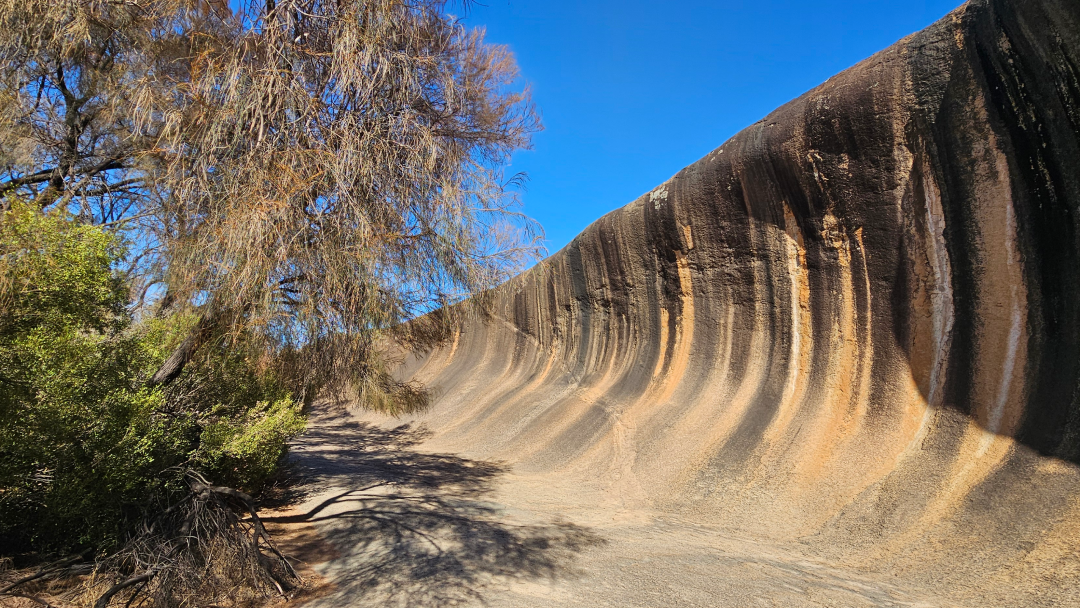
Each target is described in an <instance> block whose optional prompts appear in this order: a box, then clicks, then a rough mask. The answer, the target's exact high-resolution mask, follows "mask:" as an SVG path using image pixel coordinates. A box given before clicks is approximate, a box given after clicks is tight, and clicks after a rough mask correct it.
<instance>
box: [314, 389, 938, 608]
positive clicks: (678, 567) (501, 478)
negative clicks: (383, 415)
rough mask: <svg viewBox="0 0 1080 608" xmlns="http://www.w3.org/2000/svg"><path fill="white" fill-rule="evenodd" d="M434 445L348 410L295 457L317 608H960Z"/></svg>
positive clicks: (319, 420) (319, 423) (795, 549)
mask: <svg viewBox="0 0 1080 608" xmlns="http://www.w3.org/2000/svg"><path fill="white" fill-rule="evenodd" d="M429 436H430V433H428V432H426V431H425V429H423V428H418V427H407V428H404V427H399V428H394V427H392V426H387V425H381V426H380V425H374V424H371V423H370V422H365V421H362V420H360V419H357V418H355V417H353V416H351V415H348V414H345V413H343V412H337V413H334V414H331V413H329V412H326V411H323V412H319V413H317V414H316V416H315V417H314V418H313V420H312V424H311V429H310V431H309V432H308V433H307V434H306V435H305V436H304V437H302V438H301V439H300V440H299V441H298V442H297V444H296V445H295V446H294V454H295V457H296V458H297V461H298V464H299V465H300V467H301V468H302V470H303V471H304V473H305V474H306V475H307V476H308V478H309V479H310V480H311V481H310V483H309V486H308V487H307V490H308V493H307V498H306V499H305V500H304V502H303V503H302V504H300V505H299V506H298V507H297V508H296V510H295V515H294V519H302V520H304V522H305V523H306V524H310V525H312V526H313V527H314V530H316V531H317V532H318V534H319V535H320V536H321V537H322V539H323V540H324V541H325V543H326V546H325V547H323V548H322V549H320V550H312V549H311V548H310V546H309V549H308V552H307V554H306V555H307V556H308V557H307V559H308V560H309V561H310V560H315V561H316V563H312V564H311V565H312V567H313V568H314V570H315V571H316V572H318V573H319V574H320V575H321V576H322V577H324V578H325V580H326V581H327V582H328V583H329V588H328V589H326V590H325V592H324V593H323V595H322V597H319V598H317V599H315V600H312V601H309V602H308V603H307V604H305V606H308V607H309V608H321V607H329V606H457V605H467V606H472V605H490V606H505V607H519V606H845V607H847V606H945V605H951V604H947V603H945V602H943V601H941V600H939V599H936V598H935V597H933V596H932V595H929V594H927V593H922V592H920V590H918V589H912V588H911V585H910V584H905V583H903V582H901V581H897V580H895V579H890V578H888V577H886V576H885V575H880V574H872V573H861V572H855V571H845V570H839V569H836V568H833V567H830V566H829V564H827V563H825V562H824V561H822V560H819V559H815V558H814V557H813V556H812V555H810V554H809V551H808V550H806V548H805V547H802V546H800V545H798V544H797V543H788V544H784V545H778V544H776V543H773V542H768V541H763V540H761V539H755V538H747V537H743V536H739V535H736V534H733V533H732V532H731V531H728V530H725V529H723V528H721V527H719V526H714V525H705V524H701V523H697V522H695V521H693V518H692V515H693V514H687V513H682V514H670V513H668V514H665V513H660V512H654V511H649V510H641V509H626V508H624V507H623V506H622V505H621V504H620V503H619V501H618V500H612V498H611V497H610V496H605V495H604V494H603V493H602V492H599V491H596V490H594V489H592V488H590V487H588V484H582V483H578V482H571V481H568V480H560V479H557V478H555V477H554V476H551V475H546V476H532V475H524V474H518V473H515V472H514V470H513V466H512V465H510V464H507V463H495V462H483V461H476V460H469V459H466V458H462V457H459V456H456V455H453V454H443V453H439V452H437V451H431V450H430V449H428V447H427V446H426V445H425V440H427V438H428V437H429ZM309 540H310V539H309ZM318 560H322V561H318Z"/></svg>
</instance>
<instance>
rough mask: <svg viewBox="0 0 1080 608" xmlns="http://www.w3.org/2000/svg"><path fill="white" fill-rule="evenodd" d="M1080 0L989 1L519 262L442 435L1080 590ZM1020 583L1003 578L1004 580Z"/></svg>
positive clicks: (784, 525)
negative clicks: (540, 256) (543, 254)
mask: <svg viewBox="0 0 1080 608" xmlns="http://www.w3.org/2000/svg"><path fill="white" fill-rule="evenodd" d="M1078 207H1080V2H1076V0H972V1H971V2H969V3H968V4H966V5H964V6H963V7H961V8H960V9H958V10H957V11H955V12H954V13H952V14H951V15H949V16H948V17H946V18H945V19H944V20H942V21H941V22H939V23H937V24H936V25H934V26H932V27H930V28H929V29H927V30H925V31H923V32H921V33H919V34H916V35H913V36H911V37H909V38H906V39H904V40H902V41H901V42H899V43H898V44H896V45H895V46H893V47H891V48H889V49H887V50H885V51H883V52H881V53H879V54H877V55H875V56H874V57H871V58H870V59H868V60H866V61H864V62H862V63H860V64H859V65H857V66H855V67H853V68H852V69H850V70H848V71H846V72H844V73H842V74H840V75H838V76H836V77H834V78H832V79H831V80H829V81H828V82H826V83H825V84H823V85H822V86H820V87H818V88H817V89H815V90H813V91H811V92H809V93H807V94H806V95H804V96H803V97H801V98H799V99H797V100H795V101H793V102H791V103H789V104H787V105H785V106H783V107H781V108H780V109H778V110H777V111H776V112H774V113H773V114H771V115H770V116H768V117H767V118H765V119H764V120H762V121H761V122H759V123H757V124H755V125H753V126H751V127H750V128H748V129H746V130H745V131H743V132H742V133H740V134H738V135H737V136H735V137H734V138H732V139H731V140H730V141H728V142H727V143H725V144H724V145H723V146H721V147H720V148H718V149H716V150H715V151H713V152H712V153H710V154H709V155H708V156H706V157H705V158H703V159H702V160H700V161H698V162H697V163H695V164H693V165H691V166H690V167H687V168H686V169H684V170H682V171H681V172H679V174H677V175H676V176H674V177H673V178H671V179H670V180H668V181H667V182H665V183H664V184H662V185H660V186H658V187H657V188H656V189H654V190H653V191H652V192H649V193H647V194H645V195H644V196H642V197H641V198H639V199H638V200H636V201H634V202H633V203H631V204H629V205H628V206H626V207H624V208H622V209H619V210H617V211H615V212H612V213H610V214H608V215H607V216H605V217H603V218H601V219H600V220H598V221H597V222H596V223H594V224H593V225H592V226H590V227H589V228H588V229H586V230H585V231H584V232H583V233H582V234H581V235H580V236H579V237H577V238H576V239H575V240H574V241H573V242H572V243H571V244H570V245H568V246H567V247H566V248H565V249H563V250H562V251H560V252H558V253H557V254H555V255H553V256H552V257H550V258H549V259H547V260H545V261H544V262H543V263H541V264H539V265H538V266H536V267H535V268H533V269H532V270H530V271H529V272H527V273H525V274H523V275H522V276H520V277H518V278H516V279H514V280H513V281H511V282H510V283H508V284H506V285H504V286H503V287H501V288H500V290H499V292H498V296H497V298H496V303H495V308H494V316H493V318H491V319H489V320H487V321H481V320H476V321H472V322H470V323H469V324H468V325H467V326H466V327H465V328H464V329H463V330H462V331H461V332H460V333H459V334H458V335H457V336H456V337H455V339H454V340H453V342H452V343H451V344H448V345H447V346H445V347H443V348H440V349H437V350H435V351H433V352H431V353H427V354H425V355H423V356H422V357H420V358H419V359H418V360H416V361H413V362H412V363H411V364H410V365H409V369H408V373H410V374H412V375H413V376H414V377H416V378H418V379H421V380H423V381H425V382H427V383H429V384H431V385H432V386H435V387H437V388H438V390H439V394H440V398H439V399H438V401H437V403H436V404H435V407H434V408H433V410H432V411H431V412H429V413H428V414H426V415H425V416H423V417H422V418H423V419H424V420H425V421H426V423H427V424H428V425H429V426H430V428H431V429H432V430H433V431H434V432H435V433H436V439H435V444H434V445H437V446H440V447H442V448H450V449H453V450H455V451H463V452H464V453H466V454H468V455H471V456H475V457H483V458H488V459H502V460H506V461H509V462H511V463H513V465H514V470H515V471H516V472H517V473H518V474H521V475H535V476H538V477H537V478H538V479H540V478H543V477H544V476H550V478H551V479H560V480H563V481H565V480H574V482H573V483H576V484H580V485H581V486H582V487H586V486H587V487H590V488H595V490H596V492H597V493H598V494H597V496H603V497H604V498H603V499H602V500H599V502H598V503H597V505H596V508H597V509H613V510H618V509H634V508H641V509H648V510H651V511H653V512H664V513H676V514H681V516H682V517H689V518H692V519H693V520H694V521H699V522H702V523H703V524H709V525H715V526H722V527H723V529H725V530H731V531H738V532H739V533H745V534H751V535H755V536H756V537H767V538H770V539H777V540H780V541H785V542H787V541H798V544H799V545H800V546H803V547H805V548H807V550H808V551H810V552H812V553H814V554H815V555H818V556H820V557H821V558H822V559H826V560H828V561H829V562H830V563H835V564H838V565H843V566H844V567H850V568H856V569H858V570H860V571H873V572H880V573H886V574H894V575H897V576H899V577H901V579H902V580H910V581H917V582H919V583H920V584H924V585H928V586H929V587H930V588H933V589H937V590H945V591H942V593H944V594H945V596H947V597H951V598H954V599H955V600H956V601H961V600H963V599H964V598H969V599H970V598H974V597H983V598H987V597H990V598H998V599H1001V598H1005V597H1010V598H1013V600H1010V601H1021V602H1025V603H1039V602H1046V603H1047V605H1080V599H1078V598H1077V596H1074V595H1072V593H1073V592H1074V591H1075V589H1076V588H1077V585H1078V583H1080V556H1078V553H1077V551H1078V549H1077V547H1080V467H1078V466H1077V465H1078V463H1080V209H1078ZM1002 594H1004V595H1002Z"/></svg>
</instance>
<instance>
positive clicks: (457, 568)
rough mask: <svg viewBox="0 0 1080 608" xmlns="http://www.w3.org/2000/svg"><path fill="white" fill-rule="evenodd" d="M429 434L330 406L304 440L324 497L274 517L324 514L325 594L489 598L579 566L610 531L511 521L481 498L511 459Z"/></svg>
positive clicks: (425, 601)
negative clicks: (328, 548)
mask: <svg viewBox="0 0 1080 608" xmlns="http://www.w3.org/2000/svg"><path fill="white" fill-rule="evenodd" d="M429 436H430V433H429V432H428V431H426V430H425V429H423V428H414V427H412V426H410V425H403V426H399V427H397V428H394V429H384V428H380V427H377V426H375V425H371V424H365V423H359V422H355V421H352V420H350V419H349V418H348V417H347V416H345V415H344V414H343V415H340V416H334V417H323V418H322V419H321V420H319V421H318V422H317V423H316V424H314V425H313V426H312V428H311V429H310V430H309V431H308V432H307V433H306V434H305V435H304V437H303V438H302V440H301V441H299V442H297V445H296V446H295V448H294V454H295V455H296V459H297V461H298V464H299V466H300V467H301V468H302V469H305V470H307V471H308V474H309V479H312V481H313V486H314V488H315V490H314V491H317V492H320V494H324V495H326V496H327V497H326V498H325V499H323V500H322V501H321V502H319V503H318V504H316V505H315V506H313V507H311V508H309V509H308V510H307V512H305V513H302V514H297V515H291V516H282V517H271V518H267V521H269V522H277V523H291V522H311V523H316V524H317V525H318V527H319V531H320V533H321V535H322V536H324V537H325V538H326V539H327V540H328V541H329V542H330V543H331V544H333V545H334V546H335V548H336V549H337V551H338V552H339V553H340V557H339V558H338V559H335V560H332V561H331V562H330V563H329V565H328V567H327V569H326V572H325V576H327V578H329V579H330V580H331V582H332V584H333V585H334V587H335V589H334V592H333V593H332V595H331V596H330V597H328V598H326V600H324V601H325V602H326V603H327V605H333V604H348V605H354V606H355V605H365V604H371V605H379V606H455V605H461V604H466V603H476V602H483V600H484V594H485V591H487V590H490V589H491V588H493V587H501V586H504V585H506V584H508V583H509V582H511V581H514V580H541V579H548V580H552V579H557V578H560V577H564V576H569V575H572V574H573V568H572V566H573V560H574V558H575V556H576V555H577V554H578V553H580V552H581V551H583V550H585V549H586V548H588V547H591V546H595V545H599V544H602V543H603V542H604V541H603V540H602V539H601V538H600V537H599V536H597V535H596V534H594V533H593V532H591V531H590V530H588V529H587V528H584V527H582V526H578V525H575V524H572V523H567V522H561V521H555V522H551V523H545V524H513V523H510V522H509V521H507V520H508V517H507V516H506V514H505V513H504V512H502V510H501V508H500V506H499V505H497V504H495V503H491V502H486V501H485V500H484V498H485V497H486V496H487V495H489V494H490V492H491V491H492V489H493V485H494V482H495V481H496V480H497V479H498V478H499V477H500V476H501V475H503V474H504V473H506V472H507V466H506V465H505V464H502V463H495V462H482V461H475V460H468V459H465V458H461V457H458V456H454V455H449V454H431V453H424V452H420V451H418V450H417V449H416V447H417V445H418V444H419V443H421V442H422V441H424V440H425V439H427V438H428V437H429Z"/></svg>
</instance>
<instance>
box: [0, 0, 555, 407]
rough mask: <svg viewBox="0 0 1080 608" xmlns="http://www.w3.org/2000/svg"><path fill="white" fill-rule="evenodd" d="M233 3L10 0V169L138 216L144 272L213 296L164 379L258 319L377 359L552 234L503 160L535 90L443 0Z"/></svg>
mask: <svg viewBox="0 0 1080 608" xmlns="http://www.w3.org/2000/svg"><path fill="white" fill-rule="evenodd" d="M233 6H234V7H235V6H238V8H239V10H237V11H235V12H234V11H233V10H231V9H230V7H229V5H228V4H227V3H224V2H205V1H203V0H142V1H134V2H115V1H111V0H91V1H86V0H59V1H58V0H0V161H2V164H3V167H2V169H0V170H3V171H4V172H5V175H4V178H3V181H2V182H0V191H8V192H17V193H19V194H21V195H22V196H23V197H24V198H26V199H27V200H33V201H35V202H36V203H37V204H38V205H40V206H42V207H43V208H48V207H50V206H66V207H70V208H71V209H72V210H73V212H76V213H77V214H79V215H80V216H81V217H84V218H86V219H87V220H88V221H93V222H97V223H110V224H113V223H114V225H116V226H117V227H119V228H122V229H125V230H127V231H128V232H129V233H131V238H130V239H129V241H130V243H131V245H132V247H134V248H135V251H134V253H135V255H134V256H133V257H132V260H133V263H132V269H131V270H132V280H133V281H135V282H136V283H137V285H138V286H139V287H140V288H148V289H145V290H144V289H139V290H137V292H138V293H140V294H146V293H148V294H150V295H154V294H159V295H160V294H166V295H165V297H164V299H163V300H162V301H161V304H163V305H165V306H167V307H169V309H170V310H175V311H179V312H185V313H186V312H190V313H192V314H194V315H195V316H197V317H199V318H200V319H201V323H200V325H199V326H198V327H197V328H196V329H197V330H198V331H194V333H193V335H194V339H193V340H192V341H191V342H190V343H189V344H188V345H187V346H188V348H187V349H186V350H185V351H184V352H182V353H180V354H179V355H178V357H177V358H176V359H175V360H173V361H171V363H170V366H169V367H168V369H165V370H162V373H161V374H159V375H158V376H157V378H156V380H157V381H160V382H169V381H171V380H172V379H173V378H174V377H175V375H176V372H177V371H178V370H180V369H182V367H183V366H184V365H186V363H187V361H188V360H189V359H190V357H191V356H193V354H194V353H195V351H197V350H198V348H199V347H200V346H201V344H202V343H203V338H205V337H206V336H210V335H219V336H234V337H235V336H239V335H245V336H246V339H249V340H251V341H252V344H251V345H252V346H257V347H258V348H261V349H262V350H263V351H264V352H267V353H276V354H280V353H282V352H285V351H289V352H290V353H291V356H290V357H285V358H282V357H275V358H274V360H275V361H276V362H278V363H282V362H285V361H288V362H289V363H290V364H292V367H291V368H290V370H288V372H287V373H286V372H285V371H283V377H284V376H288V377H290V378H291V379H292V382H293V384H294V387H299V388H296V390H297V391H305V390H307V387H308V385H311V386H323V385H325V384H327V383H331V384H333V383H340V382H339V381H342V380H347V381H351V382H360V381H362V380H363V378H360V377H358V374H359V375H363V374H366V373H368V372H370V373H373V374H374V373H379V370H378V369H377V366H376V365H374V363H375V360H376V358H375V357H373V356H372V352H373V345H374V344H376V343H378V342H379V341H380V340H381V338H382V337H383V336H385V335H387V334H394V335H395V337H397V338H399V339H403V340H405V341H414V342H415V341H418V340H419V341H423V340H425V339H428V338H431V337H432V336H433V335H434V336H437V334H438V332H432V331H431V330H432V329H434V328H439V327H444V325H441V324H438V323H436V324H430V323H423V322H419V323H411V324H402V323H401V322H402V321H403V320H406V319H411V318H414V317H416V316H418V315H419V314H421V313H425V312H428V311H430V310H433V309H435V308H438V307H440V306H443V305H445V304H448V303H452V302H456V301H460V300H462V299H464V298H465V297H467V296H469V295H474V294H477V293H479V292H481V291H483V290H484V289H486V288H488V287H491V286H493V285H494V284H496V283H497V282H499V281H501V280H502V279H504V278H506V277H507V276H509V274H510V273H512V272H514V271H515V270H516V269H518V268H519V267H520V263H521V262H522V261H524V260H527V259H529V258H530V257H531V256H534V255H535V254H536V253H537V252H538V250H539V249H538V241H537V240H536V236H537V228H536V226H535V225H534V224H532V223H531V222H530V221H529V220H527V218H524V217H523V216H521V215H520V214H519V213H517V212H516V211H515V208H514V204H515V200H514V197H513V194H512V188H509V187H508V186H510V185H511V184H514V183H517V181H516V180H515V178H514V177H509V178H508V177H506V176H504V175H503V173H502V167H503V166H504V165H505V163H506V162H507V161H508V160H509V157H510V154H511V153H512V152H513V151H514V150H515V149H519V148H523V147H527V146H528V145H529V137H530V135H531V133H532V132H534V131H535V130H537V129H538V128H539V121H538V117H537V114H536V112H535V110H534V109H533V106H532V105H531V103H530V101H529V96H528V91H527V90H523V89H520V88H516V89H515V88H514V87H515V83H516V79H517V69H516V66H515V64H514V61H513V58H512V56H511V55H510V53H509V52H508V51H507V50H506V49H505V48H504V47H499V46H494V45H489V44H487V43H485V42H484V39H483V33H482V32H480V31H476V30H472V31H470V30H468V29H466V28H465V27H463V26H462V25H461V24H460V23H459V22H458V21H457V20H456V19H455V18H454V17H453V16H451V15H449V14H448V13H447V9H448V8H449V7H448V4H447V2H446V1H445V0H352V1H344V2H342V1H338V0H332V1H331V0H276V1H274V0H270V1H263V0H243V1H241V2H239V3H238V4H233ZM462 8H463V9H466V8H467V6H462ZM151 285H153V286H155V287H153V288H150V286H151Z"/></svg>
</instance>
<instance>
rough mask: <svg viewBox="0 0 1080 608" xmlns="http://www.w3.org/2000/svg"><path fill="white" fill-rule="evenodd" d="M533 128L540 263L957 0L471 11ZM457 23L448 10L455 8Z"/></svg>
mask: <svg viewBox="0 0 1080 608" xmlns="http://www.w3.org/2000/svg"><path fill="white" fill-rule="evenodd" d="M481 1H482V2H484V5H481V6H476V5H473V6H472V8H470V9H469V11H468V13H467V14H466V15H465V22H466V23H467V24H468V25H471V26H483V27H486V28H487V32H488V36H487V38H488V41H489V42H494V43H499V44H506V45H509V46H510V47H511V49H512V50H513V51H514V53H515V54H516V56H517V60H518V64H519V65H520V67H521V71H522V76H523V78H524V79H525V81H527V82H528V83H530V85H531V87H532V91H533V99H534V101H535V102H536V103H537V105H538V106H539V108H540V110H541V112H542V113H543V117H544V126H545V130H544V131H543V132H542V133H539V134H537V135H536V137H535V138H534V147H533V150H529V151H523V152H519V153H518V154H516V155H515V156H514V159H513V166H512V167H511V168H510V169H509V172H515V171H525V172H527V173H528V174H529V178H530V181H529V184H528V190H527V191H526V192H525V193H524V194H523V201H524V204H525V212H526V213H527V214H528V215H530V216H532V217H534V218H536V219H537V220H539V221H540V223H541V224H542V225H543V226H544V229H545V230H546V233H547V246H548V249H549V252H550V253H554V252H555V251H557V250H559V249H560V248H562V247H563V246H564V245H565V244H566V243H568V242H569V241H570V240H571V239H573V238H574V236H576V235H577V234H578V233H579V232H581V231H582V230H583V229H584V228H585V227H586V226H588V225H589V224H590V223H592V222H593V221H594V220H596V219H597V218H599V217H600V216H602V215H604V214H605V213H607V212H608V211H611V210H612V209H616V208H618V207H621V206H623V205H625V204H627V203H629V202H630V201H632V200H634V199H635V198H637V197H638V196H639V195H641V194H643V193H645V192H648V191H649V190H651V189H652V188H653V187H654V186H656V185H658V184H660V183H661V182H663V181H664V180H666V179H667V178H669V177H671V176H672V175H674V174H675V173H676V172H678V171H679V170H680V169H682V168H683V167H685V166H686V165H689V164H691V163H693V162H694V161H696V160H697V159H699V158H701V157H702V156H705V155H706V154H707V153H709V152H710V151H711V150H713V149H714V148H717V147H719V146H720V144H722V143H724V141H725V140H727V139H728V138H729V137H731V136H732V135H734V134H735V133H737V132H738V131H740V130H741V129H743V128H744V127H747V126H749V125H751V124H753V123H754V122H756V121H757V120H759V119H761V118H763V117H764V116H765V115H766V114H768V113H769V112H771V111H772V110H773V109H775V108H776V107H778V106H780V105H781V104H783V103H785V102H787V101H790V100H791V99H794V98H795V97H798V96H799V95H801V94H803V93H804V92H806V91H807V90H809V89H811V88H813V87H815V86H817V85H818V84H821V83H822V82H824V81H825V80H827V79H828V78H829V77H830V76H832V75H834V74H836V73H837V72H840V71H842V70H844V69H846V68H848V67H851V66H852V65H854V64H856V63H858V62H859V61H861V60H862V59H865V58H866V57H869V56H870V55H872V54H874V53H876V52H877V51H880V50H882V49H884V48H886V47H888V46H890V45H891V44H893V43H894V42H896V41H897V40H899V39H901V38H903V37H904V36H906V35H908V34H911V33H914V32H916V31H918V30H921V29H923V28H925V27H926V26H928V25H930V24H931V23H933V22H934V21H937V20H938V19H940V18H941V17H943V16H944V15H945V14H947V13H948V12H949V11H951V10H952V9H954V8H956V7H957V6H959V5H960V4H961V0H712V1H710V0H481ZM457 11H458V12H460V8H458V9H457Z"/></svg>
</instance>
